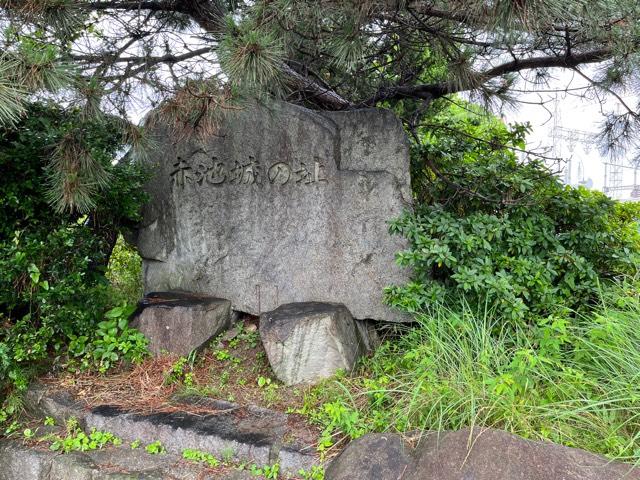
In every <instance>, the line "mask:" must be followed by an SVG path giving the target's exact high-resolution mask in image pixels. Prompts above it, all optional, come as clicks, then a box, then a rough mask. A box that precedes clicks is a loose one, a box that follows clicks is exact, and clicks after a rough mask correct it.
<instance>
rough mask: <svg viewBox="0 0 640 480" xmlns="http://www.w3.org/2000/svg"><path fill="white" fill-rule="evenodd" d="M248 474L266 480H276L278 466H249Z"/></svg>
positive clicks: (278, 471) (278, 472)
mask: <svg viewBox="0 0 640 480" xmlns="http://www.w3.org/2000/svg"><path fill="white" fill-rule="evenodd" d="M249 473H251V475H253V476H255V477H260V476H262V477H264V478H266V479H267V480H277V479H278V475H279V474H280V464H278V463H274V464H273V465H265V466H264V467H259V466H257V465H256V464H255V463H252V464H250V465H249Z"/></svg>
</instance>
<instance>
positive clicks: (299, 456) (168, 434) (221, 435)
mask: <svg viewBox="0 0 640 480" xmlns="http://www.w3.org/2000/svg"><path fill="white" fill-rule="evenodd" d="M182 402H183V403H185V404H189V403H190V402H191V401H190V400H189V399H182ZM193 402H196V400H193ZM25 404H26V407H27V408H28V410H29V411H30V412H32V413H33V414H35V415H38V416H41V417H44V416H51V417H53V418H55V419H56V420H57V421H58V423H60V424H63V423H64V422H65V421H66V420H67V419H68V418H69V417H71V416H73V417H76V418H77V419H78V421H79V423H80V425H81V426H82V427H83V428H84V429H87V430H90V429H91V428H96V429H98V430H102V431H108V432H111V433H113V434H114V435H116V436H118V437H120V438H121V439H122V440H124V441H126V442H132V441H135V440H140V441H141V442H142V443H143V444H149V443H153V442H155V441H160V442H162V444H163V446H164V447H165V448H166V449H167V451H168V452H169V453H172V454H178V455H179V454H181V452H182V450H183V449H185V448H192V449H198V450H202V451H205V452H209V453H211V454H213V455H215V456H217V457H218V458H223V457H225V456H228V455H230V454H231V456H232V458H233V460H234V461H237V462H252V463H255V464H257V465H259V466H262V465H270V464H274V463H279V464H280V468H281V471H282V472H284V473H288V474H294V473H296V472H298V470H300V469H301V468H304V469H310V468H311V466H312V465H314V464H316V463H318V458H317V456H316V454H315V450H314V448H313V446H312V443H313V440H312V441H311V444H310V443H307V442H306V439H305V438H301V435H298V432H297V431H296V430H295V429H292V427H291V425H290V422H289V416H288V415H286V414H284V413H279V412H275V411H273V410H268V409H263V408H258V407H252V406H248V407H241V406H239V405H236V404H233V403H229V402H221V401H215V400H206V399H197V406H198V407H210V408H208V410H209V411H214V412H215V413H198V414H193V413H188V412H186V411H176V412H173V413H155V414H145V415H143V414H136V413H131V412H127V411H123V410H121V409H119V408H116V407H112V406H109V405H103V406H100V407H96V408H93V409H91V410H86V409H84V408H82V407H81V406H80V405H79V404H78V403H77V402H75V400H74V399H73V398H72V397H70V396H69V395H68V394H65V393H64V392H60V391H53V392H52V391H49V390H48V389H47V388H46V387H45V386H41V385H34V386H32V387H31V388H30V389H29V391H28V392H27V395H26V397H25ZM1 461H2V460H1V459H0V462H1ZM0 465H1V463H0ZM191 478H193V477H191ZM0 480H4V479H2V477H0Z"/></svg>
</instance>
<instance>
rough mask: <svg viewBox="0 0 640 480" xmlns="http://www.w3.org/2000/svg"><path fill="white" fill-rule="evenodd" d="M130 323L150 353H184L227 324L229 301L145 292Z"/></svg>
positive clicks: (229, 318)
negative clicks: (146, 343)
mask: <svg viewBox="0 0 640 480" xmlns="http://www.w3.org/2000/svg"><path fill="white" fill-rule="evenodd" d="M132 326H134V327H135V328H137V329H139V330H140V331H141V332H142V333H143V334H144V336H145V337H147V339H148V340H149V350H150V351H151V353H153V354H154V355H159V354H161V353H163V352H168V353H175V354H177V355H183V356H184V355H188V354H189V352H191V351H192V350H196V349H199V348H202V347H203V346H204V345H206V343H207V342H208V341H209V340H211V339H212V338H213V337H215V336H216V335H218V334H219V333H221V332H223V331H224V330H226V329H227V328H229V327H230V326H231V302H229V301H228V300H224V299H221V298H213V297H208V296H203V295H197V294H191V293H186V292H152V293H150V294H147V295H145V298H144V299H143V300H142V302H141V304H140V308H139V309H138V314H137V315H136V318H135V319H134V321H133V322H132Z"/></svg>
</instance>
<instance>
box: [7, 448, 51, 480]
mask: <svg viewBox="0 0 640 480" xmlns="http://www.w3.org/2000/svg"><path fill="white" fill-rule="evenodd" d="M53 456H54V455H53V454H52V453H51V452H46V451H40V450H33V449H27V448H25V447H24V446H22V445H21V444H20V443H18V442H11V441H7V440H0V480H18V479H20V480H23V479H24V480H47V479H48V478H49V471H50V469H51V462H52V460H53Z"/></svg>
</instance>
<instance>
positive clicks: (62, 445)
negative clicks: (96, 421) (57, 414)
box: [48, 418, 122, 453]
mask: <svg viewBox="0 0 640 480" xmlns="http://www.w3.org/2000/svg"><path fill="white" fill-rule="evenodd" d="M48 438H51V439H52V440H53V443H52V444H51V446H50V447H49V448H50V449H51V450H53V451H55V452H57V451H59V452H62V453H69V452H86V451H89V450H97V449H99V448H103V447H105V446H107V445H108V444H111V445H114V446H118V445H122V440H120V439H119V438H118V437H116V436H115V435H114V434H112V433H110V432H102V431H100V430H96V429H95V428H93V429H91V432H90V433H89V434H88V435H87V434H86V433H85V432H83V431H82V429H81V428H80V425H79V424H78V421H77V420H76V419H75V418H70V419H69V420H68V421H67V424H66V435H65V436H64V437H61V436H57V435H52V436H50V437H48Z"/></svg>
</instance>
